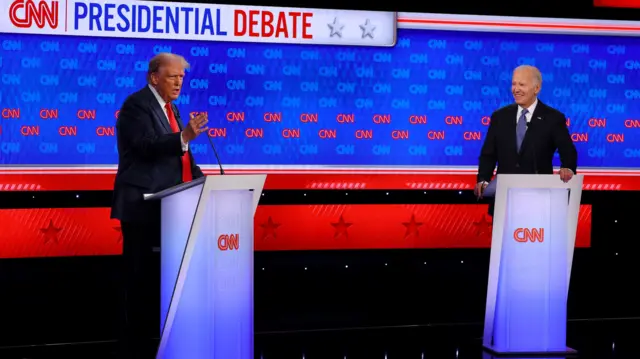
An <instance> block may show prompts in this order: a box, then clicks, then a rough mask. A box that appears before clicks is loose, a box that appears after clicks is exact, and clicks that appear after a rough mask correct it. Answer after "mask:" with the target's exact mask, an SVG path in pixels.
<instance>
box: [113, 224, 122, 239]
mask: <svg viewBox="0 0 640 359" xmlns="http://www.w3.org/2000/svg"><path fill="white" fill-rule="evenodd" d="M113 229H114V230H115V231H116V232H118V233H120V235H119V236H118V243H120V242H122V227H121V226H117V227H113Z"/></svg>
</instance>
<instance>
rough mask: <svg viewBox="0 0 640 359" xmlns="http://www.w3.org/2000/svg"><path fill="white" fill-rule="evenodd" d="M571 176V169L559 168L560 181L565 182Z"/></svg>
mask: <svg viewBox="0 0 640 359" xmlns="http://www.w3.org/2000/svg"><path fill="white" fill-rule="evenodd" d="M572 177H573V171H572V170H570V169H568V168H561V169H560V179H561V180H562V182H564V183H567V182H569V180H571V178H572Z"/></svg>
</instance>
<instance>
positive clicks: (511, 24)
mask: <svg viewBox="0 0 640 359" xmlns="http://www.w3.org/2000/svg"><path fill="white" fill-rule="evenodd" d="M608 6H609V5H608ZM633 7H635V6H633ZM398 23H399V24H417V25H453V26H488V27H497V28H534V29H547V30H593V31H640V27H638V26H624V25H597V24H572V23H564V24H562V23H543V22H531V21H504V20H502V21H491V20H455V19H443V18H437V19H422V18H416V19H412V18H398Z"/></svg>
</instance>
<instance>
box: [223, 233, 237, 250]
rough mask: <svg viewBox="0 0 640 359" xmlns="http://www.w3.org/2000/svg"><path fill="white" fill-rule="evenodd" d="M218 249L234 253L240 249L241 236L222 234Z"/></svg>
mask: <svg viewBox="0 0 640 359" xmlns="http://www.w3.org/2000/svg"><path fill="white" fill-rule="evenodd" d="M218 249H219V250H221V251H232V250H236V251H237V250H238V249H240V235H239V234H238V233H236V234H221V235H220V236H219V237H218Z"/></svg>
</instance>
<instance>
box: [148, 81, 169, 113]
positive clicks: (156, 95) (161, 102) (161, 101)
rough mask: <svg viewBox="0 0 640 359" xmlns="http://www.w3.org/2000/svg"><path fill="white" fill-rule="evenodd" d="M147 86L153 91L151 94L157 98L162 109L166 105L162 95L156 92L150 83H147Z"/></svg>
mask: <svg viewBox="0 0 640 359" xmlns="http://www.w3.org/2000/svg"><path fill="white" fill-rule="evenodd" d="M148 86H149V89H150V90H151V92H152V93H153V96H155V97H156V100H158V103H159V104H160V107H162V109H163V110H164V107H165V106H166V105H167V102H166V101H165V100H163V99H162V97H160V94H159V93H158V91H157V90H156V89H155V88H154V87H153V86H151V84H149V85H148Z"/></svg>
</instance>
